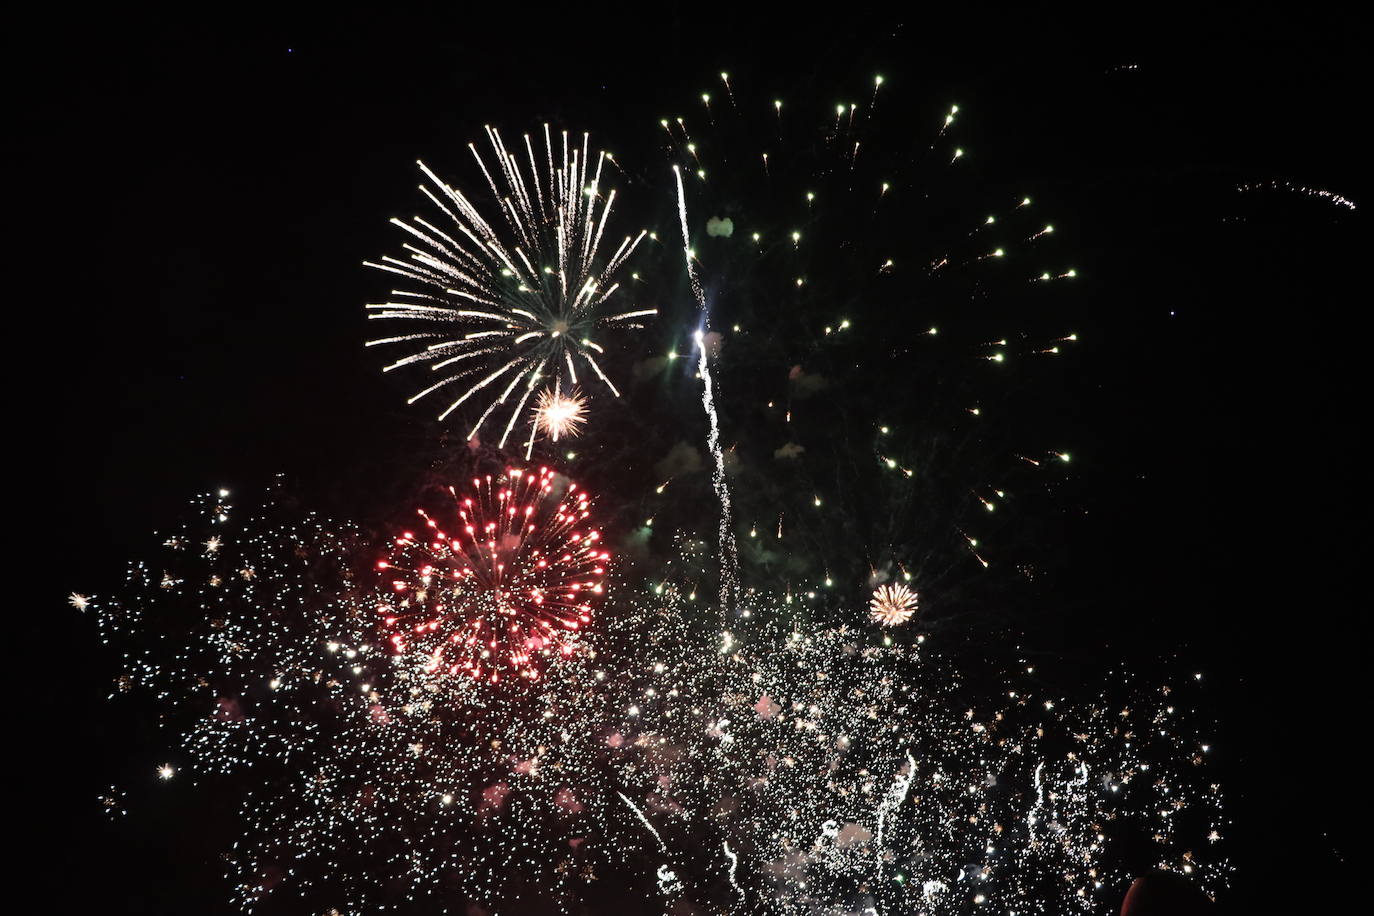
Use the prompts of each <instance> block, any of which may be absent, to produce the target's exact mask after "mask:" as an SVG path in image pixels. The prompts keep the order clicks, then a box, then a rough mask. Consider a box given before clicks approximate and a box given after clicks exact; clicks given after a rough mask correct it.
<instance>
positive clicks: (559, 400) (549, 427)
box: [534, 386, 587, 442]
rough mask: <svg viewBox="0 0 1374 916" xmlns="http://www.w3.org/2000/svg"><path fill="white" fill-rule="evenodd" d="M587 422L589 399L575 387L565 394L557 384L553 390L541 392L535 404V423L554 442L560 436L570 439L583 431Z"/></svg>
mask: <svg viewBox="0 0 1374 916" xmlns="http://www.w3.org/2000/svg"><path fill="white" fill-rule="evenodd" d="M586 422H587V399H586V398H585V397H583V396H582V392H580V391H577V390H575V389H574V391H573V393H572V394H564V393H563V392H562V391H561V390H560V389H559V387H557V386H555V387H554V389H553V390H552V391H549V390H547V389H546V390H544V391H541V392H539V400H538V401H537V402H536V403H535V405H534V425H535V428H536V429H539V430H540V431H542V432H543V433H544V435H546V436H548V437H549V438H550V439H552V440H553V441H554V442H557V441H558V439H559V437H562V438H566V439H570V438H572V437H574V436H576V435H578V434H579V433H581V432H582V425H583V424H584V423H586Z"/></svg>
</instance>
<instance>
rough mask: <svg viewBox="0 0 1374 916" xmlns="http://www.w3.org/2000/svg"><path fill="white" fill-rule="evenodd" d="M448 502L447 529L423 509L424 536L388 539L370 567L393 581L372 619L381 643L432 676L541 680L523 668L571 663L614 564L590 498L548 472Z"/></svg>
mask: <svg viewBox="0 0 1374 916" xmlns="http://www.w3.org/2000/svg"><path fill="white" fill-rule="evenodd" d="M449 495H450V496H452V498H453V500H454V507H453V510H452V512H451V515H452V516H453V519H452V520H453V521H454V523H455V524H454V525H453V526H449V525H447V524H445V525H444V526H443V527H441V525H440V522H439V521H438V520H436V519H435V518H433V517H432V516H430V515H429V513H427V512H426V511H425V510H423V509H421V510H419V515H420V517H421V518H422V519H423V520H424V524H425V529H426V530H425V531H424V532H423V533H422V534H421V535H419V536H417V535H415V534H414V533H412V532H409V531H407V532H405V533H404V534H402V535H401V536H400V537H398V538H396V540H395V550H394V553H393V556H392V557H391V558H390V559H387V560H382V561H379V562H378V564H377V565H378V568H379V569H381V570H383V571H384V572H386V573H388V574H394V576H395V578H393V579H392V580H391V593H390V595H389V596H388V597H387V599H386V600H384V601H381V602H380V603H379V604H378V607H377V612H378V614H379V615H380V617H381V618H382V621H383V624H384V626H385V628H386V629H387V630H388V631H389V632H390V635H389V637H388V641H389V642H390V643H391V645H392V647H393V648H394V649H395V651H396V652H397V653H398V654H406V653H412V652H416V651H418V652H419V654H420V655H421V656H422V657H423V658H424V665H425V667H426V668H427V669H428V670H432V671H447V673H448V674H459V673H463V674H466V675H468V676H470V677H475V678H483V677H485V678H487V679H488V680H490V681H491V682H492V683H495V682H497V681H499V680H500V679H501V673H502V671H503V670H509V671H512V672H515V673H517V674H518V675H519V676H522V677H527V678H538V677H539V669H538V667H537V666H535V665H532V664H531V660H532V659H534V658H537V657H538V656H542V655H546V654H548V653H549V652H552V651H561V652H563V653H564V654H570V653H571V652H572V651H573V643H572V641H571V639H570V637H571V636H572V635H574V634H576V633H578V632H579V631H580V630H582V629H583V628H585V627H586V625H587V624H588V623H590V622H591V614H592V603H593V602H594V601H598V600H600V597H601V595H602V592H603V589H602V577H603V576H604V575H605V574H606V567H607V564H608V562H609V561H610V557H611V555H610V552H609V551H607V550H605V549H604V547H603V545H602V543H601V532H600V531H599V530H598V529H596V528H595V527H593V526H592V525H591V524H590V521H589V516H590V515H591V508H590V506H591V496H590V495H589V494H588V493H587V492H586V491H585V490H581V489H579V488H578V486H577V484H576V483H574V482H572V481H569V480H567V479H565V478H560V477H559V476H558V475H556V474H555V473H554V472H553V471H552V470H550V469H549V468H547V467H543V468H540V469H539V470H538V471H537V472H535V471H533V470H528V471H527V470H523V469H520V468H510V469H508V470H507V471H506V472H505V473H504V474H503V475H500V476H499V477H495V478H493V477H492V476H491V475H488V476H486V477H484V478H480V479H474V480H473V481H472V489H471V491H470V492H468V493H465V494H464V495H463V496H461V497H460V496H459V495H458V491H457V489H456V488H454V487H450V488H449Z"/></svg>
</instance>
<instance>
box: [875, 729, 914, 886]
mask: <svg viewBox="0 0 1374 916" xmlns="http://www.w3.org/2000/svg"><path fill="white" fill-rule="evenodd" d="M906 767H907V769H906V773H905V775H902V774H899V775H898V776H897V780H896V781H895V782H894V783H893V784H892V788H891V789H890V790H889V791H888V793H887V795H886V796H885V797H884V798H883V800H882V803H881V804H879V805H878V829H877V831H876V832H875V834H874V838H875V839H876V840H877V842H876V843H875V844H874V852H875V854H876V856H877V862H878V878H879V879H881V878H882V876H883V828H884V827H886V826H887V815H888V814H889V813H890V812H892V811H896V810H897V809H898V808H900V807H901V806H902V802H904V801H906V796H907V793H908V792H910V791H911V781H912V780H913V779H914V778H915V777H916V758H915V757H912V756H911V751H907V752H906Z"/></svg>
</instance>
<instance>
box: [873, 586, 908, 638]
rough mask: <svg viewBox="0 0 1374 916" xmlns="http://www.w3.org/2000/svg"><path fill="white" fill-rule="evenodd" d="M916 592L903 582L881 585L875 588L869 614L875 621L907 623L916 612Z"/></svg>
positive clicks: (890, 623)
mask: <svg viewBox="0 0 1374 916" xmlns="http://www.w3.org/2000/svg"><path fill="white" fill-rule="evenodd" d="M916 607H917V600H916V593H915V592H913V591H912V590H911V589H909V588H907V587H906V586H905V585H904V584H902V583H901V582H898V583H896V584H892V585H880V586H878V587H877V588H876V589H874V590H873V598H872V600H870V601H869V602H868V614H869V617H871V618H872V619H873V622H874V623H877V624H879V625H880V626H884V627H895V626H899V625H901V624H904V623H906V622H907V621H908V620H910V619H911V618H912V617H913V616H914V615H915V613H916Z"/></svg>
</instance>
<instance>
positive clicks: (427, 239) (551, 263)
mask: <svg viewBox="0 0 1374 916" xmlns="http://www.w3.org/2000/svg"><path fill="white" fill-rule="evenodd" d="M487 138H488V140H489V141H490V144H491V150H492V155H493V156H494V158H495V160H496V166H495V168H494V174H493V169H491V168H489V167H488V164H487V160H485V159H484V158H483V157H482V155H481V153H479V152H478V151H477V147H476V146H473V145H471V144H470V145H469V147H470V149H471V150H472V154H473V157H474V158H475V159H476V160H477V164H478V166H479V167H480V169H481V172H482V174H483V176H484V177H485V178H486V182H487V186H488V188H489V190H490V192H491V195H492V197H493V198H494V199H495V203H496V205H497V206H498V207H499V209H500V212H501V218H500V220H499V222H498V223H497V224H496V225H493V223H492V222H491V221H489V220H488V219H487V218H486V217H484V216H483V215H482V211H481V209H480V208H479V207H478V206H477V205H475V204H474V203H473V202H472V201H471V200H470V199H469V198H468V197H467V196H466V195H465V194H464V193H463V192H462V191H461V190H458V189H456V188H453V187H451V186H449V185H448V184H446V183H444V182H443V181H442V180H440V179H439V178H438V177H437V176H436V175H435V174H434V173H433V172H432V171H431V170H430V169H429V168H428V167H427V166H426V165H425V164H424V163H420V170H421V172H422V173H423V174H424V176H425V178H426V179H428V181H429V184H428V185H421V186H420V189H421V191H423V192H424V194H425V196H426V197H427V198H429V201H430V202H431V203H432V204H433V205H434V206H435V207H437V208H438V209H439V210H440V211H442V213H443V214H444V216H445V217H446V218H447V220H448V222H449V225H448V226H447V227H444V228H441V227H440V226H437V225H435V224H433V223H431V222H429V221H428V220H426V219H425V218H423V217H419V216H417V217H414V218H413V219H412V220H410V221H409V222H407V221H405V220H400V219H394V220H392V222H393V223H394V224H395V225H396V226H398V227H400V228H401V229H403V230H404V231H405V232H406V233H407V234H408V235H409V236H410V241H408V242H407V243H406V245H405V250H406V253H407V257H406V258H394V257H390V256H388V257H384V258H382V260H381V261H380V262H368V266H370V267H375V268H377V269H379V270H383V271H386V272H389V273H392V274H395V275H398V276H401V277H404V278H405V279H406V280H408V281H410V282H411V283H413V284H416V285H417V286H416V288H415V289H412V290H393V291H392V297H393V299H392V300H391V301H387V302H383V303H379V304H373V305H369V306H368V309H369V313H370V314H369V317H370V318H374V319H384V320H404V321H409V322H416V323H419V324H422V325H424V326H425V330H422V331H420V332H417V333H411V334H403V335H400V336H393V337H384V338H377V339H374V340H371V341H368V344H367V345H368V346H378V345H390V344H406V345H410V346H411V347H415V346H419V347H420V349H418V350H416V351H415V352H413V353H411V354H410V355H407V356H404V357H402V358H400V359H398V360H396V361H395V362H393V363H391V364H390V365H388V366H387V367H386V371H391V370H393V369H398V368H401V367H404V366H410V365H415V364H420V365H427V366H428V367H429V368H430V370H431V371H432V372H434V373H436V375H437V380H436V381H434V382H433V383H431V384H428V385H426V386H425V387H424V388H423V389H422V390H421V391H420V392H419V393H418V394H416V395H414V396H413V397H412V398H410V403H412V404H413V403H415V402H416V401H418V400H420V399H421V398H423V397H425V396H427V395H429V394H432V393H434V392H437V391H440V390H447V391H451V392H453V393H454V394H453V397H452V400H451V401H450V402H449V404H448V406H447V407H445V408H444V410H443V411H442V412H441V413H440V414H439V418H440V419H441V420H442V419H445V418H447V417H448V416H449V415H450V414H451V413H453V412H454V411H455V410H457V409H458V408H460V407H462V406H463V405H464V404H466V403H468V402H469V401H472V400H474V399H478V398H479V397H480V396H483V395H487V394H488V393H492V392H494V393H495V397H493V398H491V400H490V401H489V402H488V403H487V404H486V406H485V408H484V409H482V411H481V413H480V415H479V416H478V417H477V419H476V420H475V422H473V424H472V426H471V428H470V432H469V433H468V436H469V438H471V437H475V436H476V435H477V433H478V431H479V430H480V429H481V428H482V426H483V425H484V424H485V423H486V422H487V420H488V419H489V418H490V417H491V416H492V415H493V414H495V413H497V412H498V411H500V410H503V409H504V410H506V411H507V412H508V419H507V421H506V423H505V426H504V428H503V429H502V432H501V435H500V438H499V440H498V441H499V443H500V445H501V446H502V447H504V446H505V444H506V442H507V440H508V439H509V438H510V436H511V433H512V432H513V430H514V428H515V426H516V424H517V422H518V421H519V420H520V418H521V416H522V414H523V413H524V409H525V405H526V404H527V403H528V402H529V401H530V399H531V398H532V397H538V396H539V395H540V394H543V393H547V392H550V391H556V390H558V388H559V386H562V385H564V384H566V386H567V387H568V388H570V389H571V388H573V387H575V386H576V385H577V384H578V367H579V365H580V366H582V368H583V374H584V375H585V374H586V370H587V369H590V370H591V372H592V373H593V374H594V375H595V376H596V378H597V379H599V380H600V381H601V383H602V384H604V385H605V387H606V388H607V389H609V390H610V391H611V392H612V393H613V394H614V395H615V396H617V397H619V395H620V392H619V390H618V389H617V388H616V387H615V384H614V383H613V382H612V381H611V380H610V378H609V377H608V376H607V375H606V373H605V372H604V371H603V369H602V367H601V364H600V362H599V361H598V357H600V356H601V355H602V354H603V353H604V352H605V350H604V348H603V347H602V345H601V344H600V343H599V342H598V341H597V340H595V339H594V337H595V336H597V335H598V334H599V332H600V331H601V330H602V329H605V328H617V327H618V328H635V327H640V326H641V325H640V322H642V321H643V320H644V319H645V318H648V317H649V316H652V315H654V314H655V313H656V311H657V310H656V309H653V308H631V309H628V310H625V311H619V312H614V313H612V312H613V303H615V302H616V301H618V298H619V297H618V294H619V293H620V292H621V281H620V280H619V279H618V277H619V275H620V274H621V273H622V272H623V268H624V267H625V264H626V262H627V261H628V260H629V258H630V257H631V255H633V254H634V252H635V249H636V248H637V247H638V246H639V243H640V242H641V241H642V240H643V239H644V238H645V237H646V235H647V234H648V233H647V231H641V232H640V233H639V234H638V235H634V236H630V235H627V236H625V237H624V239H623V240H622V241H621V242H620V243H619V244H618V245H617V246H616V247H615V249H614V250H613V251H612V252H611V253H610V254H609V255H607V254H605V253H604V252H603V249H602V242H603V238H604V235H605V231H606V223H607V221H608V220H609V219H610V217H611V213H612V210H613V207H614V204H615V191H609V192H605V193H603V192H602V189H601V180H602V171H603V168H604V166H605V164H606V163H607V162H608V161H609V157H608V155H607V154H606V153H605V152H600V153H597V154H596V155H595V157H594V158H595V162H594V163H593V162H592V159H593V155H592V153H591V151H590V147H589V144H590V137H589V135H587V134H584V135H583V136H582V143H581V146H580V148H579V147H578V146H577V145H576V144H573V145H571V146H570V144H569V137H568V134H567V133H566V132H564V133H563V134H562V135H561V144H559V145H558V150H557V153H555V142H554V139H553V136H552V132H551V131H550V129H549V127H548V125H545V126H544V137H543V139H544V144H543V146H544V149H543V150H542V153H543V157H542V161H541V158H540V156H539V155H537V154H536V152H535V144H534V142H533V141H532V140H531V139H530V137H529V136H528V135H526V136H525V137H524V153H525V155H524V157H523V158H522V157H521V156H520V155H519V153H517V152H512V151H510V150H508V149H507V148H506V145H505V142H504V141H503V140H502V138H501V134H500V133H499V132H498V131H496V130H494V129H492V128H487ZM431 185H432V187H431ZM544 429H545V427H544V426H543V425H542V424H541V423H539V422H532V423H531V424H530V435H529V438H528V440H527V441H526V447H525V451H526V455H527V456H528V454H529V452H530V449H532V448H533V443H534V439H535V436H536V435H537V434H538V433H539V432H540V431H541V430H544ZM546 431H548V432H550V433H552V430H546Z"/></svg>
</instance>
